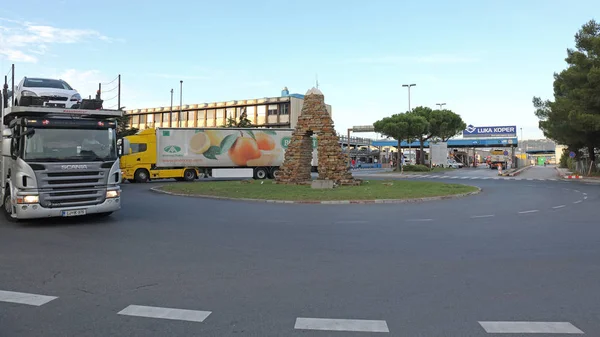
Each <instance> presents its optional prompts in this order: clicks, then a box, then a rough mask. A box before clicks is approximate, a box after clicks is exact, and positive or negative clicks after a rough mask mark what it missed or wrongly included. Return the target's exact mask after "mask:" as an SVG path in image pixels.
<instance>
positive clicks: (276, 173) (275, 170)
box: [269, 167, 281, 179]
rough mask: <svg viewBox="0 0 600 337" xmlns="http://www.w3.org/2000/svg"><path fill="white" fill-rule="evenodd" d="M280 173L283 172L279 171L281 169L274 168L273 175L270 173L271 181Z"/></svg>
mask: <svg viewBox="0 0 600 337" xmlns="http://www.w3.org/2000/svg"><path fill="white" fill-rule="evenodd" d="M280 171H281V170H280V169H279V167H273V168H272V169H271V173H269V178H271V179H275V178H277V175H279V173H280Z"/></svg>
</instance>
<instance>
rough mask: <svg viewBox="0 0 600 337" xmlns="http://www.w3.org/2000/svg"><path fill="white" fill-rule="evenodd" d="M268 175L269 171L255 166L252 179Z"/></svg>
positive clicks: (263, 177) (264, 177)
mask: <svg viewBox="0 0 600 337" xmlns="http://www.w3.org/2000/svg"><path fill="white" fill-rule="evenodd" d="M268 175H269V172H268V171H267V169H266V168H264V167H257V168H255V169H254V179H260V180H262V179H266V178H267V176H268Z"/></svg>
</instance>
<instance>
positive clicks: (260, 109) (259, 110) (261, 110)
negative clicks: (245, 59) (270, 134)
mask: <svg viewBox="0 0 600 337" xmlns="http://www.w3.org/2000/svg"><path fill="white" fill-rule="evenodd" d="M256 112H257V113H258V115H259V116H265V115H266V114H267V107H266V106H265V105H259V106H257V107H256Z"/></svg>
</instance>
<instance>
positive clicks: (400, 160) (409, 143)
mask: <svg viewBox="0 0 600 337" xmlns="http://www.w3.org/2000/svg"><path fill="white" fill-rule="evenodd" d="M402 86H403V87H405V88H408V111H410V88H411V87H415V86H417V85H416V84H414V83H413V84H403V85H402ZM411 143H412V141H411V139H409V140H408V160H409V162H410V152H411V151H412V148H411V146H412V145H411ZM398 151H400V149H398ZM401 155H402V153H401V152H398V159H399V161H398V163H402V158H400V156H401Z"/></svg>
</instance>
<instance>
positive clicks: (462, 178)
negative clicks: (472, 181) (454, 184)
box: [460, 177, 469, 179]
mask: <svg viewBox="0 0 600 337" xmlns="http://www.w3.org/2000/svg"><path fill="white" fill-rule="evenodd" d="M460 179H469V177H460Z"/></svg>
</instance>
